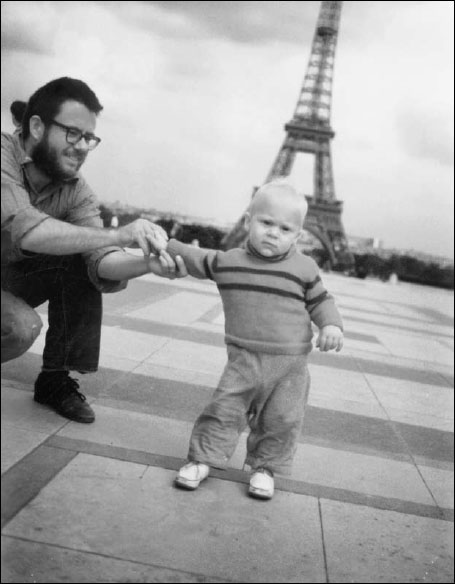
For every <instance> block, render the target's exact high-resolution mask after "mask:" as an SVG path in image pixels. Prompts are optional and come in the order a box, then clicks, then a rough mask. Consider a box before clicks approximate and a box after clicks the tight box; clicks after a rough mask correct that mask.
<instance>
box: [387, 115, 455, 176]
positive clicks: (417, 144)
mask: <svg viewBox="0 0 455 584" xmlns="http://www.w3.org/2000/svg"><path fill="white" fill-rule="evenodd" d="M396 124H397V130H398V138H399V140H400V143H401V145H402V146H403V148H404V150H405V152H406V154H408V155H409V156H412V157H414V158H417V159H425V160H430V161H436V162H438V163H439V164H441V165H443V166H453V120H452V122H451V121H450V115H449V120H448V119H447V116H445V115H444V114H443V113H442V112H437V111H427V110H424V111H405V112H399V114H398V115H397V117H396Z"/></svg>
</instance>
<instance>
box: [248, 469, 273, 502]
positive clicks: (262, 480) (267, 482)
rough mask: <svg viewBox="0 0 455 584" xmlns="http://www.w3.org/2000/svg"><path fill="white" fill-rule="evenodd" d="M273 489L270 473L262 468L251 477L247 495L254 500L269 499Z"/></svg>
mask: <svg viewBox="0 0 455 584" xmlns="http://www.w3.org/2000/svg"><path fill="white" fill-rule="evenodd" d="M274 488H275V487H274V481H273V475H272V473H271V472H270V471H268V470H266V469H264V468H259V469H258V470H256V471H254V473H253V474H252V476H251V479H250V488H249V489H248V494H249V495H250V496H251V497H255V498H256V499H271V498H272V497H273V493H274Z"/></svg>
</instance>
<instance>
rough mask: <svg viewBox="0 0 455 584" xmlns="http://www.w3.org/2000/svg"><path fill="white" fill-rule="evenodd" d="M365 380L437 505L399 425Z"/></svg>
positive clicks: (435, 502)
mask: <svg viewBox="0 0 455 584" xmlns="http://www.w3.org/2000/svg"><path fill="white" fill-rule="evenodd" d="M366 382H367V384H368V387H369V388H370V390H371V392H372V394H373V395H374V397H375V398H376V401H377V402H378V405H379V407H380V408H382V410H383V412H384V414H385V415H386V421H387V422H388V426H389V427H390V428H391V430H392V432H393V433H394V435H395V436H396V438H397V439H398V441H399V442H400V444H401V445H402V448H403V451H404V453H405V454H406V455H407V456H408V457H409V459H410V460H411V462H412V464H413V465H414V467H415V469H416V471H417V474H418V475H419V477H420V480H421V481H422V482H423V484H424V485H425V488H426V490H427V491H428V493H429V495H430V497H431V498H432V500H433V502H434V504H435V505H436V506H438V503H437V501H436V498H435V496H434V494H433V492H432V490H431V489H430V487H429V486H428V483H427V481H426V480H425V477H424V476H423V473H422V471H421V469H420V467H419V465H418V464H417V461H416V459H415V457H414V454H413V452H412V450H411V449H410V448H409V444H408V443H407V441H406V440H405V438H404V437H403V435H402V433H401V432H400V426H399V425H398V424H396V423H394V421H393V420H392V418H391V417H390V415H389V412H388V411H387V410H386V409H385V408H384V406H383V405H382V403H381V401H380V399H379V398H378V395H377V393H376V391H375V389H374V387H373V386H372V385H371V383H370V381H369V380H368V378H366Z"/></svg>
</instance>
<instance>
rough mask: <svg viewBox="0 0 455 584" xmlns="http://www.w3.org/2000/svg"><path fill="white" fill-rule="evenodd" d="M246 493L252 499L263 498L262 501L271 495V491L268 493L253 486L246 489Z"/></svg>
mask: <svg viewBox="0 0 455 584" xmlns="http://www.w3.org/2000/svg"><path fill="white" fill-rule="evenodd" d="M248 495H249V496H250V497H253V498H254V499H263V500H264V501H265V500H267V499H271V498H272V497H273V493H268V492H267V491H263V490H262V489H256V488H255V487H250V488H249V489H248Z"/></svg>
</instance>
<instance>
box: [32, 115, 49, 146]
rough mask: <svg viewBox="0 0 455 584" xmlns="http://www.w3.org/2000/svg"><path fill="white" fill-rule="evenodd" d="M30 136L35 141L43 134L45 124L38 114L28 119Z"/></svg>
mask: <svg viewBox="0 0 455 584" xmlns="http://www.w3.org/2000/svg"><path fill="white" fill-rule="evenodd" d="M29 124H30V126H29V128H30V136H32V138H34V139H35V140H36V141H37V142H39V141H40V140H41V138H42V137H43V134H44V130H45V126H44V123H43V120H42V119H41V118H40V117H39V116H32V117H31V118H30V121H29Z"/></svg>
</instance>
